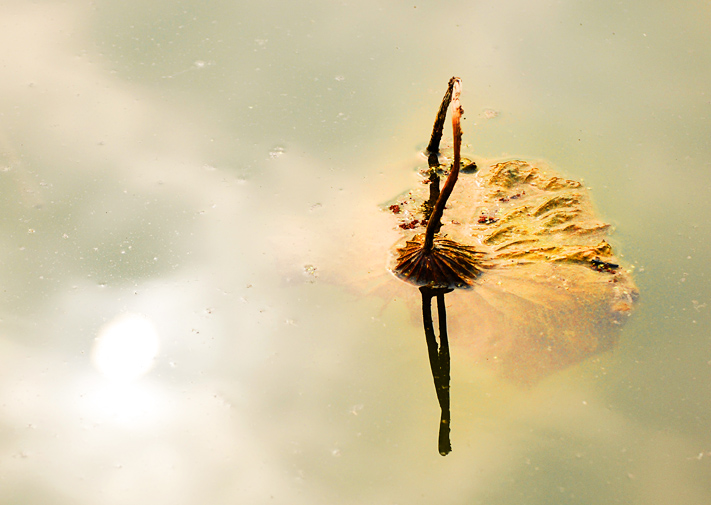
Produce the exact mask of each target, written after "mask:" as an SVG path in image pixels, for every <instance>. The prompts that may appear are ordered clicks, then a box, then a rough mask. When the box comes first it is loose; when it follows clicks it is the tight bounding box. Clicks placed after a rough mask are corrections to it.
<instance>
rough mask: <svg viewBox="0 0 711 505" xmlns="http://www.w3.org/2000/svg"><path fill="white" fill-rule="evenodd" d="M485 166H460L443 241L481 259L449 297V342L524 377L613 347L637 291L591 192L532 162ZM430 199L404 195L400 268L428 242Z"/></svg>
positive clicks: (424, 192) (439, 240)
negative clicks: (609, 238)
mask: <svg viewBox="0 0 711 505" xmlns="http://www.w3.org/2000/svg"><path fill="white" fill-rule="evenodd" d="M469 163H470V162H469V161H468V160H462V165H468V164H469ZM477 164H478V165H479V168H478V170H474V171H472V170H462V172H461V175H460V176H459V180H458V182H457V185H456V187H455V188H454V191H453V193H452V195H451V197H450V199H449V201H448V203H447V207H446V210H445V211H444V217H443V219H442V226H441V228H440V230H439V232H438V234H437V236H436V238H435V243H436V244H438V246H439V247H445V248H446V247H449V245H450V244H455V245H457V246H458V247H457V251H456V254H455V255H454V258H455V259H454V260H453V261H456V258H457V255H466V256H467V260H468V261H469V262H470V263H471V260H472V258H473V259H475V267H474V268H475V269H476V271H475V272H472V274H473V275H472V276H471V277H470V279H473V280H469V281H468V282H466V283H462V284H468V285H469V287H471V288H472V289H467V290H455V291H454V292H453V293H451V294H449V295H447V302H448V314H449V317H448V324H449V326H450V338H451V339H452V340H453V342H454V343H455V344H456V345H457V346H458V347H460V348H461V347H464V348H467V349H468V350H469V353H470V355H471V356H472V357H473V358H474V359H475V361H477V362H482V363H484V362H486V363H489V364H492V365H494V366H495V367H497V368H499V369H501V370H502V371H503V373H504V374H505V375H507V376H509V377H511V378H514V379H517V380H518V381H522V382H531V381H535V380H536V379H538V378H541V377H543V376H545V375H547V374H549V373H550V372H551V371H553V370H557V369H561V368H564V367H566V366H568V365H570V364H573V363H577V362H580V361H582V360H583V359H585V358H587V357H589V356H592V355H594V354H596V353H599V352H602V351H605V350H608V349H610V348H611V347H612V346H613V345H614V344H615V342H616V341H617V338H618V334H619V328H620V325H621V324H622V323H624V321H625V320H626V319H627V317H628V315H629V314H630V313H631V310H632V308H633V305H634V302H635V300H636V299H637V296H638V291H637V288H636V286H635V284H634V281H633V279H632V277H631V275H630V274H629V272H628V271H627V270H625V269H624V268H623V267H622V266H620V262H619V261H618V259H617V258H616V257H615V256H614V253H613V250H612V247H611V246H610V244H609V243H608V242H607V241H606V238H607V234H608V232H609V225H607V224H606V223H604V222H602V221H600V220H599V219H598V218H597V217H596V216H595V213H594V211H593V207H592V204H591V202H590V198H589V196H588V193H587V191H586V189H585V188H584V187H583V186H582V185H581V184H580V183H579V182H576V181H572V180H568V179H565V178H562V177H560V176H559V175H558V174H556V173H554V172H553V171H552V170H550V169H548V168H541V167H537V166H534V165H533V164H531V163H528V162H526V161H520V160H512V161H502V162H493V163H492V162H487V161H478V163H477ZM466 172H473V173H466ZM428 196H429V190H428V188H427V185H422V187H421V188H420V189H419V190H416V191H412V192H409V193H407V194H406V195H404V196H402V197H400V198H399V199H397V200H396V203H395V205H397V206H398V213H397V214H395V213H393V216H394V218H395V219H397V221H398V225H400V226H399V229H400V230H401V234H402V239H401V240H400V241H399V242H398V244H396V245H395V247H394V250H393V258H394V259H393V262H394V263H393V269H394V266H395V263H396V262H397V261H398V260H397V258H402V256H403V255H404V254H407V253H408V248H410V249H411V250H412V251H416V250H417V249H418V247H416V245H417V243H418V242H421V241H422V236H421V234H422V233H423V232H424V225H423V224H422V223H426V222H427V212H428V204H427V200H428ZM408 223H416V225H415V226H411V227H408V226H407V225H408ZM403 225H405V226H403ZM413 233H414V234H415V236H414V237H413ZM435 267H436V268H443V269H446V268H447V265H436V266H435ZM430 268H432V267H430ZM410 280H411V281H414V282H416V276H415V278H414V279H410Z"/></svg>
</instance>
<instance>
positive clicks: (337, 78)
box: [335, 75, 346, 82]
mask: <svg viewBox="0 0 711 505" xmlns="http://www.w3.org/2000/svg"><path fill="white" fill-rule="evenodd" d="M335 79H336V80H337V81H339V82H340V81H345V80H346V78H345V77H343V76H342V75H337V76H336V77H335Z"/></svg>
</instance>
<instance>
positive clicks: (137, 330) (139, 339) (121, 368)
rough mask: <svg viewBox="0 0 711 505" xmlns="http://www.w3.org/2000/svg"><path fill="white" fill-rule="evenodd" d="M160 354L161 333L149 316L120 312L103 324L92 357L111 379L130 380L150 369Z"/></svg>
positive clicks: (102, 371) (100, 369) (103, 372)
mask: <svg viewBox="0 0 711 505" xmlns="http://www.w3.org/2000/svg"><path fill="white" fill-rule="evenodd" d="M157 355H158V334H157V333H156V331H155V328H154V327H153V324H152V323H151V322H150V320H148V319H147V318H145V317H143V316H138V315H135V314H127V315H124V316H120V317H118V318H116V319H114V320H113V321H111V322H110V323H109V324H107V325H106V326H104V327H103V328H102V329H101V331H100V332H99V336H98V337H97V338H96V341H95V343H94V349H93V352H92V359H93V361H94V365H95V366H96V368H98V369H99V371H100V372H101V373H102V374H103V375H104V376H106V377H107V378H109V379H112V380H114V381H117V382H128V381H131V380H133V379H136V378H138V377H140V376H141V375H143V374H145V373H146V372H148V370H150V368H151V366H153V360H154V359H155V357H156V356H157Z"/></svg>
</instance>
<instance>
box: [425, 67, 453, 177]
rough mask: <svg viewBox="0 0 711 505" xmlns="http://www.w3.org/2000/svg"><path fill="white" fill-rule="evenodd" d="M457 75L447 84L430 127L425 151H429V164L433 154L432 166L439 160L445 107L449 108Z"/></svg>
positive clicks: (445, 114)
mask: <svg viewBox="0 0 711 505" xmlns="http://www.w3.org/2000/svg"><path fill="white" fill-rule="evenodd" d="M457 79H458V78H457V77H452V78H451V79H450V80H449V84H448V85H447V92H446V93H445V94H444V98H442V103H441V104H440V106H439V111H438V112H437V117H436V118H435V123H434V126H433V127H432V136H431V137H430V143H429V144H428V145H427V152H428V153H429V165H430V167H432V166H433V164H432V163H433V162H432V160H433V155H434V166H438V165H439V160H438V157H437V154H438V153H439V143H440V141H441V140H442V132H443V131H444V120H445V119H446V118H447V109H448V108H449V102H451V101H452V88H453V87H454V81H456V80H457Z"/></svg>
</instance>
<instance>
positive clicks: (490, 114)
mask: <svg viewBox="0 0 711 505" xmlns="http://www.w3.org/2000/svg"><path fill="white" fill-rule="evenodd" d="M498 115H499V111H498V110H494V109H484V117H485V118H486V119H494V118H495V117H498Z"/></svg>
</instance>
